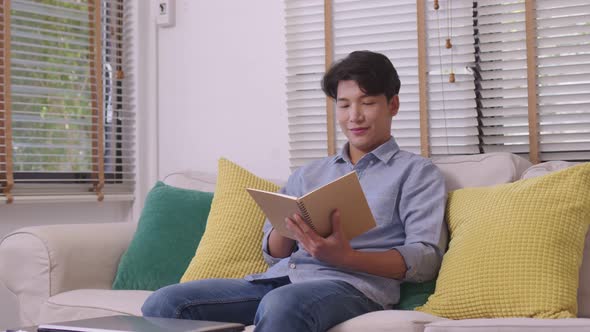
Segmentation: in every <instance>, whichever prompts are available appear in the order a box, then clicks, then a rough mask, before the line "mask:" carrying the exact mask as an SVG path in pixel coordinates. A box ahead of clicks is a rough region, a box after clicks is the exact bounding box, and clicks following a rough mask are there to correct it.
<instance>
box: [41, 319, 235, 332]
mask: <svg viewBox="0 0 590 332" xmlns="http://www.w3.org/2000/svg"><path fill="white" fill-rule="evenodd" d="M243 330H244V325H242V324H237V323H222V322H209V321H197V320H184V319H168V318H155V317H137V316H123V315H120V316H109V317H99V318H89V319H82V320H75V321H70V322H63V323H54V324H42V325H39V327H38V329H37V331H38V332H64V331H77V332H164V331H168V332H207V331H218V332H234V331H243Z"/></svg>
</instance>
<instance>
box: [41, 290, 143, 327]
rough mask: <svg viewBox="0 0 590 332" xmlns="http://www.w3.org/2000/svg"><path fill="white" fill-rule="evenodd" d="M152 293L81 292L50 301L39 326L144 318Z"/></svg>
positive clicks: (56, 297)
mask: <svg viewBox="0 0 590 332" xmlns="http://www.w3.org/2000/svg"><path fill="white" fill-rule="evenodd" d="M151 293H152V292H151V291H138V290H110V289H79V290H73V291H69V292H64V293H60V294H57V295H55V296H52V297H50V298H49V299H48V300H47V302H45V303H44V304H43V306H42V307H41V313H40V317H39V323H55V322H63V321H69V320H76V319H85V318H94V317H102V316H114V315H135V316H141V306H142V304H143V303H144V302H145V300H146V299H147V298H148V296H149V295H150V294H151Z"/></svg>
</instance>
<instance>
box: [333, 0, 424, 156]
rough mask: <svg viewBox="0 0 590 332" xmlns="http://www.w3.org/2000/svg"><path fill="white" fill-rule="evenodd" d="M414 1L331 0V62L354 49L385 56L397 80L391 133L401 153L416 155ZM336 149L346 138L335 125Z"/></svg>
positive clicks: (417, 148)
mask: <svg viewBox="0 0 590 332" xmlns="http://www.w3.org/2000/svg"><path fill="white" fill-rule="evenodd" d="M416 21H417V14H416V2H415V1H412V0H399V1H395V2H393V1H387V0H364V1H360V0H333V24H334V28H333V29H334V59H335V60H336V61H337V60H339V59H342V58H343V57H345V56H346V55H348V54H349V53H350V52H353V51H356V50H369V51H374V52H379V53H382V54H384V55H385V56H387V57H388V58H389V59H390V60H391V62H392V63H393V65H394V66H395V68H396V70H397V72H398V75H399V77H400V81H401V89H400V93H399V98H400V109H399V112H398V114H397V116H395V117H394V118H393V122H392V133H393V135H394V136H395V138H396V140H397V143H398V144H399V145H400V147H401V148H402V149H404V150H407V151H411V152H414V153H417V154H420V113H419V91H418V41H417V23H416ZM334 125H335V126H336V128H337V130H336V142H337V147H338V149H340V148H341V147H342V146H343V144H344V143H345V142H346V137H345V136H344V134H343V133H342V131H341V130H340V128H339V126H338V125H337V124H334Z"/></svg>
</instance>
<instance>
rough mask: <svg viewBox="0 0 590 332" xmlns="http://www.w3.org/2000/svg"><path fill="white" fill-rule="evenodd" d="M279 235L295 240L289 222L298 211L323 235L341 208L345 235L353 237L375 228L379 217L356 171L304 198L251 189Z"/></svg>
mask: <svg viewBox="0 0 590 332" xmlns="http://www.w3.org/2000/svg"><path fill="white" fill-rule="evenodd" d="M246 190H248V193H250V195H251V196H252V198H253V199H254V201H256V203H257V204H258V206H260V208H261V209H262V211H263V212H264V214H265V215H266V217H267V218H268V220H269V221H270V223H271V224H272V225H273V227H274V229H275V230H276V231H278V232H279V234H281V235H283V236H285V237H288V238H291V239H294V238H295V237H294V235H293V234H291V232H290V231H289V229H288V228H287V225H286V223H285V218H287V217H289V218H291V217H292V216H293V214H295V213H298V214H299V215H301V216H302V217H303V219H304V220H305V221H306V222H307V224H308V225H309V226H310V227H311V228H313V229H314V230H315V231H316V232H317V233H318V234H319V235H320V236H323V237H326V236H328V235H330V234H331V233H332V223H331V220H330V215H331V213H332V211H334V210H335V209H338V210H339V211H340V220H341V224H342V229H343V231H344V235H345V237H346V238H347V239H349V240H350V239H352V238H354V237H356V236H358V235H360V234H363V233H365V232H366V231H368V230H369V229H371V228H373V227H375V225H376V224H375V219H374V217H373V214H372V213H371V209H370V208H369V204H368V203H367V199H366V197H365V194H364V193H363V189H362V188H361V184H360V182H359V179H358V176H357V174H356V172H354V171H352V172H350V173H348V174H346V175H344V176H342V177H340V178H338V179H336V180H334V181H332V182H329V183H328V184H325V185H323V186H321V187H319V188H317V189H315V190H313V191H310V192H309V193H307V194H305V195H303V196H301V197H293V196H289V195H283V194H280V193H275V192H269V191H264V190H258V189H252V188H247V189H246Z"/></svg>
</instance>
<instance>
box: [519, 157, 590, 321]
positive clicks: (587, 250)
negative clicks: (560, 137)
mask: <svg viewBox="0 0 590 332" xmlns="http://www.w3.org/2000/svg"><path fill="white" fill-rule="evenodd" d="M578 164H580V163H578V162H567V161H560V160H553V161H547V162H544V163H540V164H536V165H534V166H531V167H529V168H527V169H526V170H525V171H524V172H523V173H522V175H521V179H531V178H534V177H537V176H543V175H547V174H549V173H552V172H555V171H559V170H562V169H565V168H568V167H571V166H575V165H578ZM579 279H580V285H579V286H578V317H586V318H590V230H589V231H588V233H587V234H586V242H585V244H584V255H583V258H582V266H581V267H580V278H579Z"/></svg>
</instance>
